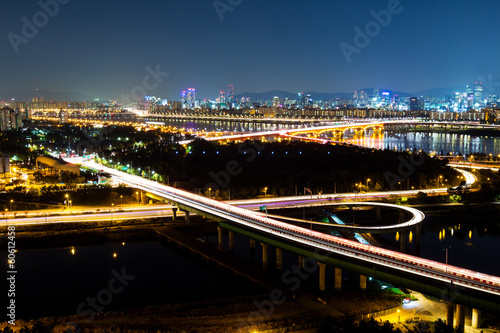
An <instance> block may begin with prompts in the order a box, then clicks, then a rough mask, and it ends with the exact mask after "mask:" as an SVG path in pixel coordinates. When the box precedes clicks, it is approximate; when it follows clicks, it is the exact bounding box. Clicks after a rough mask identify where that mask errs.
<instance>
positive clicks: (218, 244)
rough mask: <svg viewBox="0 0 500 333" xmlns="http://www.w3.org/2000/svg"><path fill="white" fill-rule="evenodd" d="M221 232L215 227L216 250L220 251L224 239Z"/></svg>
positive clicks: (218, 227) (219, 228)
mask: <svg viewBox="0 0 500 333" xmlns="http://www.w3.org/2000/svg"><path fill="white" fill-rule="evenodd" d="M223 231H224V229H222V228H221V227H220V226H217V240H218V242H217V248H218V249H219V250H221V251H222V248H223V245H224V239H223V238H222V236H223Z"/></svg>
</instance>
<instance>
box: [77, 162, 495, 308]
mask: <svg viewBox="0 0 500 333" xmlns="http://www.w3.org/2000/svg"><path fill="white" fill-rule="evenodd" d="M84 164H85V166H87V167H89V168H92V169H95V170H103V171H105V172H107V173H109V174H111V175H112V176H113V177H114V178H115V179H116V180H118V181H120V182H123V183H125V184H128V185H131V186H135V187H138V188H141V189H143V190H146V191H148V192H151V193H153V194H156V195H158V196H161V197H163V198H165V199H167V200H168V201H170V202H171V203H174V204H175V205H176V206H178V207H179V208H180V209H182V210H184V211H186V212H193V213H196V214H199V215H202V216H205V217H208V218H210V219H212V220H215V221H218V222H219V225H220V226H221V227H222V228H225V229H227V230H230V231H233V232H237V233H240V234H243V235H246V236H249V237H251V238H253V239H255V240H259V241H262V242H263V243H266V244H270V245H273V246H276V247H279V248H281V249H286V250H289V251H292V252H295V253H298V254H300V255H304V256H308V257H311V258H316V259H317V260H318V261H319V262H321V263H324V264H329V265H333V266H335V267H341V268H345V269H349V270H351V271H354V272H358V273H360V274H364V275H367V276H372V277H374V278H377V279H380V280H384V281H388V282H390V283H393V284H396V285H400V286H405V287H407V288H410V289H415V290H418V291H421V292H423V293H425V294H428V295H432V296H435V297H439V298H442V299H446V300H448V301H451V302H455V303H458V304H461V305H466V306H471V307H474V308H479V309H482V310H488V311H494V312H498V313H500V277H496V276H492V275H488V274H483V273H479V272H474V271H471V270H467V269H464V268H460V267H455V266H451V265H446V264H443V263H440V262H436V261H432V260H427V259H423V258H419V257H415V256H411V255H407V254H403V253H399V252H395V251H390V250H386V249H383V248H378V247H374V246H371V245H365V244H360V243H357V242H354V241H350V240H346V239H343V238H339V237H335V236H331V235H328V234H324V233H321V232H317V231H313V230H310V229H307V228H303V227H299V226H295V225H292V224H289V223H285V222H280V221H278V220H275V219H271V218H269V217H266V216H261V215H259V214H257V213H255V212H253V211H250V210H247V209H244V208H239V207H234V206H232V205H229V204H227V203H223V202H219V201H216V200H213V199H209V198H206V197H202V196H198V195H195V194H192V193H189V192H186V191H182V190H179V189H176V188H172V187H168V186H165V185H161V184H158V183H156V182H154V181H149V180H145V179H142V178H140V177H138V176H132V175H129V174H126V173H123V172H119V171H117V170H114V169H110V168H107V167H104V166H102V165H99V164H96V163H95V162H93V161H89V162H85V163H84Z"/></svg>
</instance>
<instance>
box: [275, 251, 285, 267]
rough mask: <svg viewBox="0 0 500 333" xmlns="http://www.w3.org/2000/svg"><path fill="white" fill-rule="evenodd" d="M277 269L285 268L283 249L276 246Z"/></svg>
mask: <svg viewBox="0 0 500 333" xmlns="http://www.w3.org/2000/svg"><path fill="white" fill-rule="evenodd" d="M276 269H277V270H279V271H280V270H282V269H283V250H282V249H280V248H279V247H277V248H276Z"/></svg>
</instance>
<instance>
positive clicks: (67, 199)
mask: <svg viewBox="0 0 500 333" xmlns="http://www.w3.org/2000/svg"><path fill="white" fill-rule="evenodd" d="M65 197H66V209H69V194H67V193H66V195H65Z"/></svg>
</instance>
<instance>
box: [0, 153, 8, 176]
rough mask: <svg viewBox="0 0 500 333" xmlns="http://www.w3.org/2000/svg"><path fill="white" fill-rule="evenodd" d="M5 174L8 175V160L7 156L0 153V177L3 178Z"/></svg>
mask: <svg viewBox="0 0 500 333" xmlns="http://www.w3.org/2000/svg"><path fill="white" fill-rule="evenodd" d="M6 173H7V174H8V173H10V158H9V155H7V154H4V153H2V152H0V177H2V178H4V177H5V176H6V175H5V174H6Z"/></svg>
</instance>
